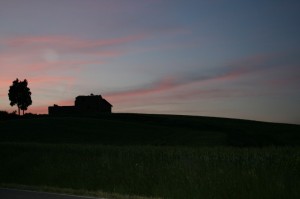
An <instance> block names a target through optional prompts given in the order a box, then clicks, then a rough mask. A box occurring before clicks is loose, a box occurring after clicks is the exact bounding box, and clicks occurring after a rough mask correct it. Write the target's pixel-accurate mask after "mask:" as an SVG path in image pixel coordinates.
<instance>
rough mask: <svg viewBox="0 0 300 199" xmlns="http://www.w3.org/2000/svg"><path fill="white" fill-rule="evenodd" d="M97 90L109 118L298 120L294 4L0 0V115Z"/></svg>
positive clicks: (298, 37) (299, 46) (298, 6)
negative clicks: (21, 88)
mask: <svg viewBox="0 0 300 199" xmlns="http://www.w3.org/2000/svg"><path fill="white" fill-rule="evenodd" d="M16 78H19V79H21V80H23V79H25V78H26V79H27V80H28V82H29V87H30V89H31V91H32V101H33V105H32V106H30V107H29V110H28V111H29V112H32V113H47V111H48V106H50V105H53V104H58V105H73V104H74V99H75V97H76V96H78V95H89V94H91V93H93V94H101V95H102V96H103V97H104V98H105V99H107V100H108V101H109V102H110V103H111V104H113V112H137V113H162V114H185V115H203V116H216V117H230V118H243V119H253V120H263V121H272V122H287V123H297V124H300V1H298V0H284V1H283V0H268V1H266V0H251V1H241V0H203V1H201V0H0V110H7V111H10V112H11V111H14V110H17V108H16V107H10V105H9V100H8V96H7V94H8V89H9V86H10V85H11V84H12V81H13V80H15V79H16Z"/></svg>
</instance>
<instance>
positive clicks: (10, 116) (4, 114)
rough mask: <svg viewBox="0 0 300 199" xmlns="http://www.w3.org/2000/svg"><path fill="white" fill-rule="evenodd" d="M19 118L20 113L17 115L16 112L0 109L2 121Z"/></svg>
mask: <svg viewBox="0 0 300 199" xmlns="http://www.w3.org/2000/svg"><path fill="white" fill-rule="evenodd" d="M17 118H19V115H17V113H16V112H11V113H9V112H7V111H0V121H1V120H11V119H17Z"/></svg>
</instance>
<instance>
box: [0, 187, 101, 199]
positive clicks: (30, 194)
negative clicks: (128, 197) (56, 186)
mask: <svg viewBox="0 0 300 199" xmlns="http://www.w3.org/2000/svg"><path fill="white" fill-rule="evenodd" d="M0 198H1V199H104V198H95V197H85V196H74V195H67V194H55V193H48V192H37V191H27V190H18V189H6V188H0Z"/></svg>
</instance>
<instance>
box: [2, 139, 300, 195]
mask: <svg viewBox="0 0 300 199" xmlns="http://www.w3.org/2000/svg"><path fill="white" fill-rule="evenodd" d="M299 171H300V148H299V147H281V148H276V147H268V148H231V147H211V148H207V147H203V148H199V147H198V148H193V147H158V146H122V147H118V146H97V145H68V144H60V145H56V144H43V145H42V144H30V143H27V144H20V143H18V144H14V143H1V144H0V183H16V184H23V185H32V186H50V187H58V188H71V189H83V190H87V191H99V190H100V191H103V192H111V193H119V194H129V195H141V196H153V197H162V198H176V199H177V198H178V199H179V198H180V199H182V198H230V199H231V198H300V191H299V187H300V172H299Z"/></svg>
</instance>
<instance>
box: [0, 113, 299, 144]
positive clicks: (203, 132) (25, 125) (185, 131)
mask: <svg viewBox="0 0 300 199" xmlns="http://www.w3.org/2000/svg"><path fill="white" fill-rule="evenodd" d="M0 136H1V141H0V142H30V143H70V144H101V145H121V146H122V145H159V146H164V145H167V146H175V145H176V146H178V145H180V146H239V147H244V146H299V145H300V125H292V124H279V123H267V122H258V121H250V120H240V119H227V118H214V117H200V116H180V115H153V114H129V113H128V114H127V113H126V114H116V113H115V114H109V115H98V116H93V117H56V118H55V117H46V116H43V117H42V116H40V117H36V118H31V119H30V118H27V119H16V120H6V121H0Z"/></svg>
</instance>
